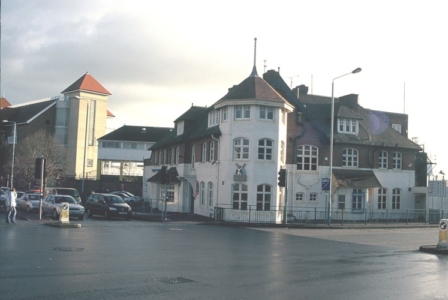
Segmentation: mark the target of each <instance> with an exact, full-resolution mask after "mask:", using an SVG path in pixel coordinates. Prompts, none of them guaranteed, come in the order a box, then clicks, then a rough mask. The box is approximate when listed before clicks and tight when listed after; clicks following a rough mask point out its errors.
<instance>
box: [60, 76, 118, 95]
mask: <svg viewBox="0 0 448 300" xmlns="http://www.w3.org/2000/svg"><path fill="white" fill-rule="evenodd" d="M73 91H88V92H95V93H99V94H104V95H112V94H111V93H109V91H108V90H106V89H105V88H104V87H103V86H102V85H101V84H100V83H99V82H98V81H96V79H95V78H93V76H92V75H90V74H89V73H88V72H87V73H86V74H84V75H82V76H81V77H80V78H79V79H78V80H76V81H75V82H74V83H73V84H72V85H70V86H69V87H68V88H66V89H65V90H63V91H62V94H65V93H68V92H73Z"/></svg>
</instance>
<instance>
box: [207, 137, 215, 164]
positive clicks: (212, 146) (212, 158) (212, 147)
mask: <svg viewBox="0 0 448 300" xmlns="http://www.w3.org/2000/svg"><path fill="white" fill-rule="evenodd" d="M209 147H210V154H209V158H208V159H209V160H210V161H212V162H213V161H215V142H213V141H211V142H210V146H209Z"/></svg>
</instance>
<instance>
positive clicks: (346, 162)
mask: <svg viewBox="0 0 448 300" xmlns="http://www.w3.org/2000/svg"><path fill="white" fill-rule="evenodd" d="M342 166H344V167H358V150H356V149H352V148H346V149H344V150H343V151H342Z"/></svg>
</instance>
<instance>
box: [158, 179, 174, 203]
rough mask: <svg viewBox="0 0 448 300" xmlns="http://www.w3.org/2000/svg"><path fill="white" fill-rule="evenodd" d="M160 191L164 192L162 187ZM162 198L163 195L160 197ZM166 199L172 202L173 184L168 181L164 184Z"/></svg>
mask: <svg viewBox="0 0 448 300" xmlns="http://www.w3.org/2000/svg"><path fill="white" fill-rule="evenodd" d="M161 192H162V193H163V192H165V190H164V189H161ZM161 198H162V199H163V196H162V197H161ZM166 201H167V202H174V184H173V183H170V184H167V185H166Z"/></svg>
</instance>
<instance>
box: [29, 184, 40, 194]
mask: <svg viewBox="0 0 448 300" xmlns="http://www.w3.org/2000/svg"><path fill="white" fill-rule="evenodd" d="M28 193H40V186H37V185H35V186H33V187H32V188H30V189H29V190H28Z"/></svg>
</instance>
